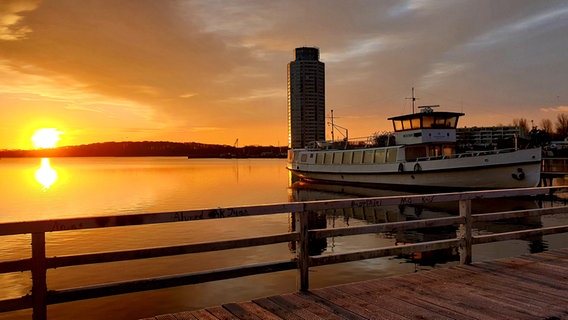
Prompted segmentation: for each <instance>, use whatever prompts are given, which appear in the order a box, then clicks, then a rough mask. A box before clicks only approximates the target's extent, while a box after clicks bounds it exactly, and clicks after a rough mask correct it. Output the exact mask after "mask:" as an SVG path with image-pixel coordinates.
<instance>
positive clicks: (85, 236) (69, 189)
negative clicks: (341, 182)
mask: <svg viewBox="0 0 568 320" xmlns="http://www.w3.org/2000/svg"><path fill="white" fill-rule="evenodd" d="M0 177H2V179H0V190H1V191H2V192H1V194H0V199H1V202H0V222H11V221H31V220H43V219H53V218H64V217H86V216H103V215H116V214H125V215H126V214H131V213H144V212H164V211H175V210H187V209H197V208H215V207H227V206H239V205H250V204H265V203H276V202H287V201H298V200H319V199H332V198H346V197H359V196H380V195H387V194H392V192H389V191H381V190H373V189H365V188H353V187H338V186H329V185H309V184H303V183H294V184H292V183H291V182H290V176H289V173H288V171H287V170H286V168H285V160H282V159H238V160H237V159H192V160H188V159H186V158H152V157H150V158H54V159H2V160H1V161H0ZM553 205H557V204H555V203H553V202H544V203H541V202H536V201H534V200H526V199H524V200H519V199H516V200H507V201H502V200H501V201H499V202H487V201H486V202H481V203H474V208H473V210H474V211H475V210H478V211H488V210H489V209H490V210H492V211H501V210H511V209H517V208H536V207H539V206H553ZM456 211H457V207H456V205H455V204H441V205H439V206H435V207H400V206H393V207H386V208H385V207H381V208H361V209H357V210H335V211H332V212H320V213H319V214H318V216H319V223H321V224H322V225H323V226H325V225H327V226H328V227H332V226H335V227H339V226H345V225H357V224H366V223H369V222H373V223H376V222H392V221H401V220H410V219H421V218H430V217H443V216H449V215H455V214H456ZM566 223H568V215H555V216H551V217H545V218H542V220H540V219H539V220H523V221H514V222H507V223H498V224H487V225H480V226H476V227H477V229H478V232H480V233H483V232H485V233H487V232H497V231H499V232H501V231H503V230H514V229H520V228H525V227H526V226H527V225H535V224H536V225H545V226H547V225H554V224H566ZM289 229H290V216H289V215H288V214H278V215H272V216H264V217H247V218H232V219H224V220H223V221H222V222H219V221H197V222H191V223H178V224H160V225H153V226H139V227H130V228H107V229H104V230H86V231H69V232H60V233H56V234H48V235H47V236H46V238H47V254H48V256H61V255H67V254H77V253H88V252H101V251H114V250H123V249H132V248H142V247H156V246H165V245H175V244H182V243H192V242H204V241H212V240H219V239H232V238H240V237H249V236H257V235H264V234H272V233H284V232H288V231H289ZM454 232H455V230H452V229H436V230H426V231H423V232H404V233H397V234H375V235H364V236H356V237H349V238H334V239H327V241H326V242H324V243H322V244H321V245H320V246H319V247H317V248H313V249H314V250H315V251H317V252H322V253H323V254H327V253H331V252H342V251H349V250H353V249H358V248H366V247H374V246H390V245H395V244H397V243H407V242H416V241H423V240H433V239H436V238H443V237H447V236H448V235H453V234H454ZM2 238H3V239H2V241H1V242H0V250H1V251H0V252H1V258H0V259H1V260H12V259H20V258H26V257H29V256H30V254H31V250H30V246H29V243H30V237H29V236H28V235H22V236H11V237H2ZM567 238H568V237H566V236H563V235H555V236H547V237H544V238H538V239H533V240H531V241H507V242H503V243H499V244H488V245H483V246H477V247H475V248H474V259H475V260H483V259H491V258H497V257H503V256H512V255H519V254H523V253H527V252H537V251H541V250H545V249H547V248H557V247H565V243H566V239H567ZM290 257H292V253H291V252H290V249H289V247H288V245H287V244H279V245H271V246H264V247H258V248H247V249H238V250H230V251H222V252H215V253H203V254H195V255H186V256H179V257H167V258H157V259H148V260H141V261H129V262H117V263H107V264H101V265H94V266H78V267H68V268H60V269H56V270H49V271H48V288H50V289H62V288H70V287H77V286H83V285H90V284H97V283H101V282H111V281H123V280H129V279H139V278H146V277H150V276H160V275H166V274H176V273H187V272H193V271H198V270H206V269H211V268H223V267H228V266H234V265H244V264H252V263H260V262H266V261H275V260H283V259H289V258H290ZM457 259H458V257H457V254H456V252H455V251H451V250H450V251H444V252H436V253H432V254H428V255H422V256H414V257H394V258H381V259H373V260H366V261H359V262H353V263H345V264H340V265H336V266H326V267H319V268H314V269H312V272H311V278H310V280H311V284H310V285H311V287H313V288H315V287H321V286H327V285H333V284H339V283H344V282H350V281H356V280H363V279H369V278H373V277H381V276H387V275H393V274H402V273H409V272H415V271H417V270H422V269H429V268H432V267H439V266H447V265H451V264H456V260H457ZM30 277H31V276H30V274H29V272H23V273H12V274H4V275H0V284H2V285H1V286H0V298H2V299H4V298H10V297H19V296H22V295H25V294H27V293H29V291H30V288H31V282H30ZM295 281H296V278H295V271H288V272H280V273H275V274H268V275H260V276H254V277H246V278H241V279H233V280H226V281H216V282H210V283H205V284H200V285H192V286H184V287H179V288H171V289H164V290H157V291H149V292H141V293H135V294H128V295H119V296H115V297H108V298H100V299H93V300H86V301H79V302H72V303H65V304H60V305H52V306H49V307H48V315H49V316H50V318H52V319H71V318H74V319H101V318H106V319H137V318H141V317H149V316H154V315H158V314H163V313H170V312H176V311H183V310H191V309H196V308H203V307H207V306H211V305H218V304H221V303H227V302H234V301H245V300H250V299H253V298H256V297H262V296H268V295H273V294H278V293H285V292H292V291H294V290H295ZM30 315H31V311H30V310H25V311H21V312H13V313H4V314H2V313H0V319H29V318H30Z"/></svg>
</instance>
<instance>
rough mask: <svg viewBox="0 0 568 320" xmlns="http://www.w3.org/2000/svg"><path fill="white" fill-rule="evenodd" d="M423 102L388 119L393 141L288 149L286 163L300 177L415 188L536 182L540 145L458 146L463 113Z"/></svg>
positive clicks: (516, 185) (472, 187)
mask: <svg viewBox="0 0 568 320" xmlns="http://www.w3.org/2000/svg"><path fill="white" fill-rule="evenodd" d="M437 107H439V106H423V107H419V109H420V111H419V112H416V113H411V114H406V115H401V116H396V117H391V118H388V120H391V121H392V124H393V128H394V140H395V143H393V144H392V145H386V146H380V147H379V146H369V144H365V145H363V146H362V147H361V146H359V147H356V146H354V145H353V144H350V143H349V142H348V141H347V138H345V139H344V141H341V142H334V141H331V142H316V143H312V144H309V145H308V146H307V147H305V148H300V149H290V150H289V151H288V160H287V168H288V169H289V170H290V171H291V172H292V173H293V174H294V175H295V176H297V177H299V178H300V179H302V180H307V181H309V180H315V181H324V182H327V183H340V184H351V185H364V186H380V187H387V188H394V189H398V188H402V189H415V190H433V189H450V190H481V189H510V188H526V187H535V186H537V185H538V184H539V182H540V170H541V149H540V147H537V148H519V147H518V146H517V143H515V147H513V148H507V149H494V150H468V151H461V152H459V153H458V151H457V143H456V128H457V125H458V120H459V118H460V117H461V116H464V115H465V114H464V113H459V112H445V111H434V108H437Z"/></svg>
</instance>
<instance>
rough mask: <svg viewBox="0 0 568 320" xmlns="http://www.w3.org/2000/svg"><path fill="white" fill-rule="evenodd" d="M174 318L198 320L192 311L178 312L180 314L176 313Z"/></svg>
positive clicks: (177, 319) (178, 319)
mask: <svg viewBox="0 0 568 320" xmlns="http://www.w3.org/2000/svg"><path fill="white" fill-rule="evenodd" d="M174 316H175V317H176V320H197V319H198V318H196V317H195V316H194V315H193V314H192V313H191V312H190V311H183V312H178V313H175V314H174Z"/></svg>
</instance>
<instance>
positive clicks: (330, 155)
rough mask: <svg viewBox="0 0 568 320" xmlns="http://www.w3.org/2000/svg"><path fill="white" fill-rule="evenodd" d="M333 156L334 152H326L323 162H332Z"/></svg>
mask: <svg viewBox="0 0 568 320" xmlns="http://www.w3.org/2000/svg"><path fill="white" fill-rule="evenodd" d="M332 158H333V153H331V152H326V153H325V155H324V160H323V162H324V163H325V164H331V162H332Z"/></svg>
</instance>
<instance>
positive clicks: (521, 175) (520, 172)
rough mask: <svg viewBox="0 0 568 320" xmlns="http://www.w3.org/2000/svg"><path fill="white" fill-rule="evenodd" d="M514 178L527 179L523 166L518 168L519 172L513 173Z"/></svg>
mask: <svg viewBox="0 0 568 320" xmlns="http://www.w3.org/2000/svg"><path fill="white" fill-rule="evenodd" d="M512 177H513V179H515V180H519V181H520V180H524V179H525V173H524V172H523V168H517V172H515V173H513V174H512Z"/></svg>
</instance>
